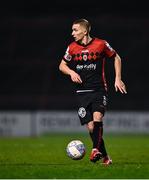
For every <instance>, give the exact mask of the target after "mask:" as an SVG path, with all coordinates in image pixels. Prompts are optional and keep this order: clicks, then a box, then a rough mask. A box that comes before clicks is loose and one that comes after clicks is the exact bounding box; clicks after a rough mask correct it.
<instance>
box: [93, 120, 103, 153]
mask: <svg viewBox="0 0 149 180" xmlns="http://www.w3.org/2000/svg"><path fill="white" fill-rule="evenodd" d="M102 131H103V124H102V122H94V129H93V148H97V149H98V150H99V151H101V144H102Z"/></svg>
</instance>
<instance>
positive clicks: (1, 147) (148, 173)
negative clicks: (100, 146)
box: [0, 134, 149, 179]
mask: <svg viewBox="0 0 149 180" xmlns="http://www.w3.org/2000/svg"><path fill="white" fill-rule="evenodd" d="M73 139H80V140H81V141H83V142H84V144H85V146H86V151H87V152H86V155H85V157H84V159H82V160H71V159H70V158H69V157H67V155H66V151H65V148H66V146H67V144H68V142H69V141H71V140H73ZM105 144H106V146H107V149H108V151H109V152H110V156H111V157H112V159H113V164H112V166H109V167H104V166H102V165H101V164H100V161H99V162H97V163H95V164H94V163H92V162H90V161H89V154H90V150H91V142H90V139H89V136H88V134H65V135H64V134H51V135H46V136H42V137H32V138H0V178H1V179H6V178H7V179H10V178H16V179H21V178H23V179H32V178H35V179H38V178H40V179H45V178H48V179H53V178H55V179H68V178H69V179H72V178H78V179H95V178H97V179H100V178H102V179H103V178H106V179H109V178H111V179H115V178H117V179H121V178H123V179H124V178H125V179H129V178H134V179H136V178H140V179H143V178H149V135H148V136H147V135H110V134H108V135H106V136H105Z"/></svg>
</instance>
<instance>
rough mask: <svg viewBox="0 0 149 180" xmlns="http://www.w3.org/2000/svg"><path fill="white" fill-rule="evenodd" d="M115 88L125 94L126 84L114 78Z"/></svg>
mask: <svg viewBox="0 0 149 180" xmlns="http://www.w3.org/2000/svg"><path fill="white" fill-rule="evenodd" d="M115 90H116V92H117V91H118V90H119V91H120V92H121V93H122V94H123V93H125V94H127V90H126V86H125V84H124V82H123V81H122V80H115Z"/></svg>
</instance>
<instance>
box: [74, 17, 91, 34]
mask: <svg viewBox="0 0 149 180" xmlns="http://www.w3.org/2000/svg"><path fill="white" fill-rule="evenodd" d="M73 24H80V25H81V26H84V27H85V29H86V30H87V33H89V32H90V30H91V24H90V22H89V21H88V20H86V19H83V18H82V19H77V20H75V21H74V22H73Z"/></svg>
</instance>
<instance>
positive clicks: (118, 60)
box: [114, 53, 127, 94]
mask: <svg viewBox="0 0 149 180" xmlns="http://www.w3.org/2000/svg"><path fill="white" fill-rule="evenodd" d="M114 68H115V84H114V86H115V90H116V91H118V90H119V91H120V92H121V93H125V94H126V93H127V90H126V86H125V83H124V82H123V81H122V80H121V69H122V63H121V58H120V56H119V55H118V54H117V53H116V55H115V57H114Z"/></svg>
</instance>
